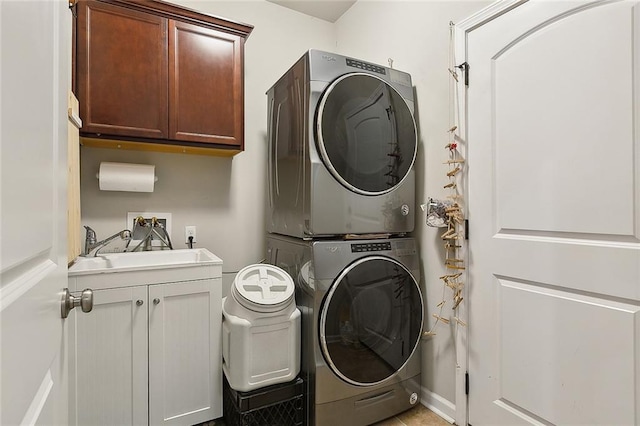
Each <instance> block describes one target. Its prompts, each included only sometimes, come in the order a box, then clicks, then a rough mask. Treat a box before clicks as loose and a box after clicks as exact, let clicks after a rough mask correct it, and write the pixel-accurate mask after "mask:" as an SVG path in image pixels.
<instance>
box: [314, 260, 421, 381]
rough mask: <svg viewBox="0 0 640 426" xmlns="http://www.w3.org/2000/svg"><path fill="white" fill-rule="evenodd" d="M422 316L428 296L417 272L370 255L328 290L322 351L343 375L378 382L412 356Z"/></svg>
mask: <svg viewBox="0 0 640 426" xmlns="http://www.w3.org/2000/svg"><path fill="white" fill-rule="evenodd" d="M422 320H423V305H422V295H421V293H420V288H419V287H418V283H417V282H416V281H415V279H414V278H413V276H412V275H411V273H410V272H409V271H408V270H407V269H406V268H405V267H404V266H403V265H402V264H400V263H398V262H397V261H395V260H393V259H390V258H387V257H382V256H369V257H365V258H362V259H360V260H358V261H356V262H354V263H352V264H351V265H350V266H348V267H347V268H346V269H345V270H344V271H343V272H342V273H341V274H340V275H339V276H338V278H337V279H336V281H335V282H334V283H333V285H332V286H331V288H330V289H329V291H328V292H327V296H326V297H325V300H324V302H323V305H322V309H321V313H320V330H319V331H320V344H321V347H322V353H323V355H324V357H325V360H326V361H327V364H328V365H329V366H330V367H331V369H332V370H333V372H334V373H335V374H337V375H338V376H339V377H340V378H342V379H343V380H345V381H347V382H349V383H351V384H354V385H360V386H369V385H375V384H377V383H380V382H382V381H384V380H386V379H388V378H390V377H392V376H393V375H395V374H396V373H397V372H398V370H400V369H401V368H402V367H403V366H404V365H405V364H406V362H407V361H408V360H409V358H410V357H411V355H412V354H413V352H414V351H415V349H416V347H417V346H418V342H419V339H420V335H421V333H422Z"/></svg>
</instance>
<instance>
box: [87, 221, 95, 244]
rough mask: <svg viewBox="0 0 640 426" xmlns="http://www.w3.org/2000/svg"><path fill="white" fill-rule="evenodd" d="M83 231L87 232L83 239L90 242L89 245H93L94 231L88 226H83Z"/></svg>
mask: <svg viewBox="0 0 640 426" xmlns="http://www.w3.org/2000/svg"><path fill="white" fill-rule="evenodd" d="M84 229H86V230H87V233H86V237H85V239H86V240H88V241H90V242H91V243H95V242H96V231H94V230H93V229H91V227H90V226H86V225H85V227H84Z"/></svg>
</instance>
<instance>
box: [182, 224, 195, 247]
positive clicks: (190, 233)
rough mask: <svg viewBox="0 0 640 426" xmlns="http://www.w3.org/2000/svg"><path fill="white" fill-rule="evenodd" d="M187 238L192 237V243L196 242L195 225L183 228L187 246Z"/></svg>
mask: <svg viewBox="0 0 640 426" xmlns="http://www.w3.org/2000/svg"><path fill="white" fill-rule="evenodd" d="M189 237H193V242H194V243H195V242H196V227H195V225H188V226H185V227H184V239H185V243H187V244H189Z"/></svg>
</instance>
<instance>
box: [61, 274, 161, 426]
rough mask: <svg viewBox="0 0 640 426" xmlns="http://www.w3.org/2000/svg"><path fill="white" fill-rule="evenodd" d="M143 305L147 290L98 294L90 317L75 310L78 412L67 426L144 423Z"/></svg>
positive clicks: (144, 307)
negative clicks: (70, 424)
mask: <svg viewBox="0 0 640 426" xmlns="http://www.w3.org/2000/svg"><path fill="white" fill-rule="evenodd" d="M146 300H147V287H146V286H138V287H128V288H119V289H110V290H98V291H94V293H93V310H92V311H91V312H89V313H86V314H85V313H82V312H79V309H74V311H73V313H72V314H73V315H75V321H76V330H77V332H76V342H75V348H76V354H75V356H76V358H75V365H76V368H75V371H74V372H72V374H75V383H76V386H75V389H76V391H75V392H76V395H75V398H76V401H77V404H76V405H77V412H76V418H75V423H73V422H72V424H77V425H83V426H85V425H123V426H124V425H145V424H147V423H148V414H147V397H148V393H147V392H148V391H147V389H148V388H147V386H148V385H147V381H148V370H147V366H148V363H147V362H148V353H147V303H146ZM138 301H142V304H138V303H139V302H138ZM136 302H138V303H136Z"/></svg>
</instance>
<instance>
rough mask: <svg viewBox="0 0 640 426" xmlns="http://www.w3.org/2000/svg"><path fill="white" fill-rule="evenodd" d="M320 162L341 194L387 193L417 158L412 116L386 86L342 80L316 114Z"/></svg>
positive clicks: (362, 77) (364, 77) (369, 78)
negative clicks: (341, 187) (347, 191)
mask: <svg viewBox="0 0 640 426" xmlns="http://www.w3.org/2000/svg"><path fill="white" fill-rule="evenodd" d="M316 137H317V145H318V150H319V152H320V156H321V157H322V160H323V162H324V164H325V166H326V167H327V168H328V169H329V171H330V172H331V174H332V175H333V176H334V177H335V178H336V179H337V180H338V181H339V182H340V183H341V184H342V185H344V186H345V187H346V188H348V189H350V190H351V191H354V192H356V193H359V194H363V195H379V194H384V193H386V192H389V191H391V190H393V189H394V188H395V187H396V186H398V185H399V184H400V183H401V182H402V181H403V180H404V179H405V177H406V176H407V175H408V173H409V171H410V170H411V167H412V166H413V162H414V160H415V156H416V152H417V145H418V144H417V132H416V124H415V121H414V119H413V114H412V113H411V110H410V109H409V106H408V105H407V103H406V102H405V100H404V98H403V97H402V96H401V95H400V94H399V93H398V92H397V91H396V90H395V89H394V88H393V87H392V86H391V85H389V84H388V83H387V82H386V81H384V80H382V79H380V78H378V77H376V76H374V75H371V74H364V73H352V74H346V75H343V76H341V77H339V78H338V79H336V80H335V81H334V82H333V83H331V85H329V87H328V88H327V89H326V90H325V92H324V93H323V95H322V98H321V100H320V104H319V106H318V110H317V113H316Z"/></svg>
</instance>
